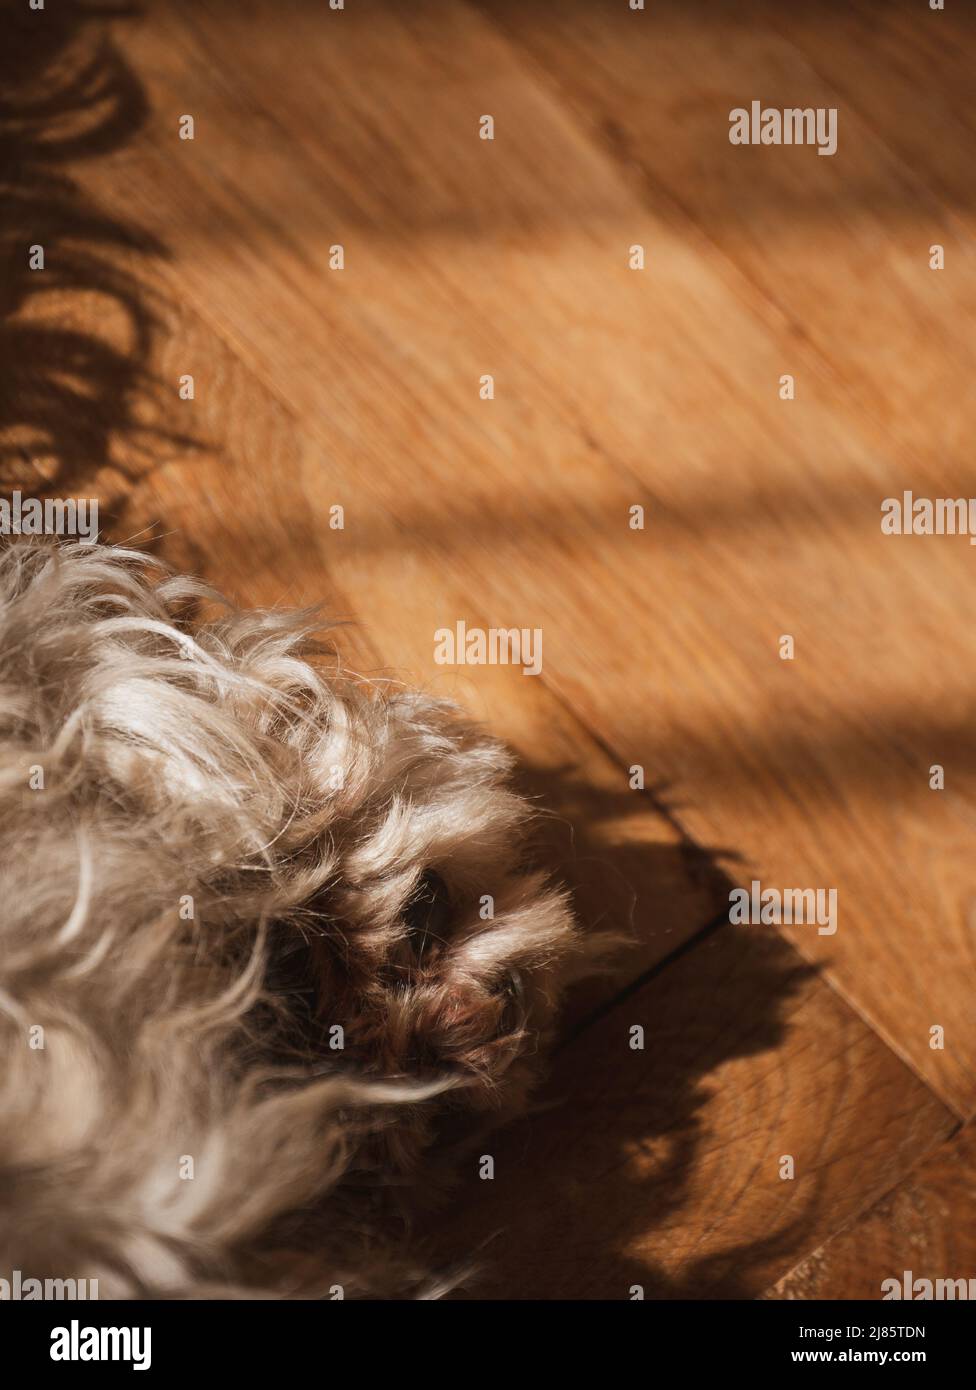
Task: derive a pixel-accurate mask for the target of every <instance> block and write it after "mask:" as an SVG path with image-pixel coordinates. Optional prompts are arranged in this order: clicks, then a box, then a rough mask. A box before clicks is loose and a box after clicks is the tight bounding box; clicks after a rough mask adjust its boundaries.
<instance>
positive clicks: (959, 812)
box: [0, 0, 976, 1299]
mask: <svg viewBox="0 0 976 1390" xmlns="http://www.w3.org/2000/svg"><path fill="white" fill-rule="evenodd" d="M56 8H57V7H53V6H51V7H49V9H48V10H47V11H46V12H44V13H43V14H33V13H31V14H27V15H25V16H24V17H22V18H21V19H20V20H19V21H18V39H17V47H16V52H17V54H18V55H21V57H20V59H19V60H20V61H26V64H27V66H26V68H22V70H21V74H20V75H21V76H24V73H25V72H26V74H27V76H28V77H32V78H33V79H36V80H35V81H34V86H33V88H32V90H33V92H34V106H33V108H32V111H31V113H30V115H29V118H28V119H26V120H24V119H23V118H22V117H18V118H16V119H15V118H14V116H13V115H12V113H11V108H10V106H9V104H5V105H4V108H3V111H2V122H0V127H2V140H3V148H4V151H5V154H6V155H7V157H8V158H7V159H6V161H5V168H4V181H5V184H9V182H10V181H13V182H14V185H15V186H14V188H13V193H14V194H15V196H8V197H6V198H5V199H4V211H3V213H2V214H0V216H2V219H3V221H2V235H3V243H4V250H5V254H6V253H9V261H10V265H11V266H12V267H14V269H13V270H12V272H11V275H12V279H11V282H10V288H7V289H5V292H4V300H3V315H4V317H3V334H4V339H3V341H4V347H3V363H2V368H3V387H2V419H0V425H2V427H3V432H2V440H3V447H2V451H0V463H2V469H3V473H4V477H3V483H4V487H5V488H6V487H8V486H9V485H10V484H11V480H13V481H16V482H17V483H18V484H19V485H21V486H23V485H24V484H25V483H27V484H31V485H33V486H35V487H40V486H49V487H51V488H52V489H54V490H59V491H60V492H61V493H62V495H63V494H64V493H65V492H66V491H71V490H73V491H74V492H81V493H83V494H84V495H88V493H89V492H90V491H91V490H92V489H94V490H95V491H97V494H98V496H99V497H100V499H101V500H102V508H103V518H104V519H105V520H106V521H107V530H108V532H109V534H110V535H112V536H113V537H115V538H121V537H128V536H130V535H133V534H136V533H146V534H147V535H151V536H152V537H153V538H154V539H153V543H155V544H157V545H158V546H159V548H160V549H161V550H162V551H163V552H164V553H166V554H167V555H169V556H170V557H171V558H173V559H174V560H175V561H176V562H177V563H179V564H182V565H185V566H187V567H189V568H192V569H195V570H197V571H199V572H202V573H203V574H205V575H206V576H207V577H208V578H209V579H212V580H213V581H215V582H216V583H218V584H219V585H221V586H222V587H224V588H226V589H228V590H230V591H231V592H232V593H233V594H234V595H235V596H236V597H237V598H238V599H239V600H240V601H242V602H245V603H262V604H293V603H304V602H308V601H313V600H316V599H319V598H322V597H324V598H326V599H327V600H328V602H329V604H330V606H331V609H332V611H333V612H334V613H336V615H337V616H340V617H353V618H355V619H356V620H357V623H356V625H355V626H351V627H348V628H345V629H343V630H342V634H341V641H342V643H343V648H344V652H345V654H346V656H347V659H348V661H349V662H350V664H352V665H353V666H354V667H355V668H356V669H357V670H359V671H361V672H363V673H364V674H366V675H369V676H374V675H376V674H378V673H383V674H393V675H395V676H397V677H400V678H402V679H405V680H408V681H411V682H416V683H419V684H421V685H423V686H425V687H426V688H428V689H431V690H436V691H439V692H442V693H445V694H450V695H452V696H453V697H455V698H456V699H457V700H459V701H461V702H462V703H463V704H465V705H466V706H467V707H468V708H469V709H471V710H472V711H474V712H476V713H477V714H478V715H479V716H480V717H481V718H482V719H484V720H485V721H486V722H487V723H488V724H489V725H490V726H491V727H492V729H493V730H495V731H496V732H497V733H498V734H500V735H502V736H503V737H505V738H506V739H508V740H509V741H510V742H511V743H512V744H513V745H514V747H515V748H516V750H517V751H518V753H519V755H520V759H521V762H522V766H523V778H524V781H525V783H526V785H527V786H528V787H529V789H530V790H531V791H532V793H533V794H534V795H536V796H537V797H538V798H539V799H540V801H541V803H542V804H543V805H544V806H546V807H548V808H550V809H551V810H552V811H553V812H554V813H555V814H554V817H553V818H552V821H551V827H550V830H549V832H548V837H549V842H550V843H549V845H548V852H549V856H550V860H551V862H552V864H553V865H554V867H555V868H556V870H557V871H558V872H559V873H560V874H562V875H563V876H564V877H565V878H566V879H567V880H568V881H569V882H570V883H571V884H572V885H573V887H574V889H575V890H576V893H577V902H578V907H579V911H580V915H581V916H582V917H583V919H584V921H585V922H586V923H587V925H589V926H594V925H596V924H597V923H603V924H610V925H612V926H616V927H619V928H629V929H631V930H632V931H633V932H634V934H635V938H636V944H635V947H634V949H633V950H632V951H631V952H630V953H629V954H628V955H627V957H626V960H625V962H624V964H623V967H622V969H621V970H620V971H619V972H618V973H617V974H616V975H615V976H613V977H610V978H607V979H603V980H601V981H600V982H599V983H597V984H594V985H590V986H588V988H587V989H586V990H585V991H584V992H582V993H581V994H580V995H579V996H578V997H577V998H576V999H575V1000H574V1001H572V1003H571V1005H570V1011H569V1014H568V1018H567V1025H566V1036H565V1040H564V1042H563V1044H562V1046H561V1047H560V1050H559V1052H558V1055H557V1058H556V1061H555V1066H554V1069H553V1075H552V1078H551V1081H550V1083H549V1085H548V1087H547V1089H546V1093H545V1095H544V1097H543V1098H542V1101H543V1103H542V1104H541V1105H540V1108H539V1111H538V1113H536V1114H533V1115H532V1116H530V1117H528V1118H527V1119H526V1120H525V1121H523V1122H520V1123H519V1124H518V1125H515V1126H513V1127H512V1128H511V1129H509V1130H508V1131H506V1132H505V1133H504V1134H503V1135H500V1136H499V1137H498V1139H497V1141H493V1148H492V1152H493V1154H494V1156H495V1159H496V1178H495V1181H493V1182H483V1181H480V1180H479V1178H478V1175H477V1173H476V1172H474V1171H473V1172H472V1173H470V1174H469V1175H468V1176H467V1177H466V1178H465V1179H464V1180H463V1181H462V1183H461V1186H460V1188H459V1191H458V1193H457V1197H456V1201H455V1202H454V1204H453V1205H452V1207H451V1208H450V1210H449V1211H448V1212H447V1213H446V1214H445V1231H446V1235H443V1233H441V1234H439V1235H438V1236H437V1237H435V1239H438V1240H439V1239H443V1240H444V1244H445V1248H450V1249H454V1250H457V1249H458V1248H464V1249H474V1248H476V1247H480V1246H482V1245H483V1244H484V1242H486V1241H489V1245H488V1250H489V1251H490V1260H489V1262H488V1264H489V1270H488V1273H487V1274H486V1275H485V1276H484V1278H483V1280H482V1282H481V1283H477V1284H474V1285H472V1287H471V1291H472V1292H476V1293H482V1294H485V1295H487V1296H496V1297H497V1296H501V1297H516V1298H546V1297H554V1298H573V1297H585V1298H607V1299H613V1298H628V1297H631V1296H633V1295H632V1289H633V1287H634V1286H640V1287H641V1288H642V1289H643V1290H644V1293H645V1296H646V1297H648V1298H651V1297H681V1296H684V1297H694V1298H712V1297H730V1296H731V1297H757V1296H766V1297H770V1298H805V1297H809V1296H815V1297H826V1298H846V1297H868V1298H875V1297H880V1292H881V1281H882V1280H883V1279H884V1278H887V1277H889V1276H894V1277H897V1278H899V1279H900V1278H901V1275H902V1271H903V1270H904V1269H911V1270H913V1271H914V1272H915V1274H916V1275H918V1276H926V1277H930V1278H936V1277H970V1276H976V1222H974V1220H973V1214H974V1211H976V1144H974V1140H973V1137H972V1135H973V1131H972V1129H971V1128H970V1127H969V1124H970V1122H971V1120H972V1117H973V1115H974V1112H976V1008H974V1001H976V875H974V855H973V851H974V845H976V736H974V725H976V627H974V613H976V609H974V605H976V553H974V551H973V549H972V548H971V546H970V545H969V544H968V543H967V541H966V538H965V537H963V536H885V535H883V534H882V532H881V528H880V517H881V503H882V500H883V499H884V498H886V497H890V496H896V497H899V498H900V497H901V496H902V493H903V491H904V490H911V491H913V492H914V493H915V494H916V496H919V497H968V496H970V495H973V496H976V485H974V477H976V469H974V462H973V453H972V422H973V408H972V397H973V381H974V367H976V363H974V351H976V250H974V245H976V243H974V240H973V234H974V231H976V206H974V204H976V198H974V184H973V178H972V171H973V161H974V154H976V117H974V114H973V108H972V104H971V100H970V97H971V88H972V70H973V61H974V56H976V14H974V12H973V9H972V7H971V6H964V5H962V4H952V3H949V4H948V5H947V8H946V11H945V12H942V13H938V12H932V11H930V10H929V9H928V7H927V6H926V5H925V4H923V3H907V2H906V3H888V4H885V5H884V6H881V5H877V4H873V3H870V0H853V3H847V4H843V5H842V4H839V3H837V4H834V3H820V4H816V5H815V4H813V3H809V4H802V3H801V4H794V5H789V6H782V5H776V4H772V3H761V2H760V0H739V2H738V3H737V4H736V5H734V6H730V5H718V4H714V5H713V4H709V3H694V2H693V0H688V3H681V4H679V3H677V0H675V2H674V3H666V4H658V3H656V2H655V3H653V4H648V6H647V9H646V11H643V12H634V11H631V10H630V9H629V8H628V5H627V4H626V3H625V0H612V3H611V0H607V2H606V3H599V0H597V2H594V0H587V3H585V4H584V3H583V0H578V2H576V3H573V2H571V0H567V3H562V4H559V5H542V4H538V5H534V4H526V3H524V0H493V3H488V2H487V0H485V3H484V4H475V3H466V0H439V2H438V0H429V2H428V3H417V2H416V0H415V2H414V3H411V4H410V5H404V4H394V3H392V2H391V3H379V0H373V2H372V3H366V0H350V3H349V4H348V6H347V8H346V9H345V10H344V11H341V12H340V11H332V10H330V9H329V8H328V6H327V5H325V4H324V3H323V4H309V3H307V0H305V2H300V0H250V3H242V2H241V0H235V3H231V0H197V3H195V4H194V5H193V6H191V7H190V8H189V10H187V9H186V7H178V6H174V5H170V4H158V5H155V6H154V5H148V6H146V7H145V8H144V9H143V11H142V13H141V14H139V15H136V16H133V17H129V18H125V19H122V20H119V21H117V22H114V23H112V24H111V25H110V26H109V27H106V21H104V20H98V21H97V22H95V23H93V24H92V25H91V26H77V25H76V23H75V21H74V20H72V19H59V18H58V15H57V14H56V13H55V10H56ZM24 9H25V11H26V6H25V7H24ZM45 25H47V26H49V28H48V29H47V30H46V31H45V30H44V28H43V26H45ZM59 26H61V27H60V28H59ZM62 40H63V48H60V47H58V46H57V44H58V43H60V42H61V41H62ZM55 41H57V43H56V42H55ZM24 53H26V54H27V55H28V56H27V59H26V60H24V59H23V56H22V55H23V54H24ZM2 61H3V62H4V63H6V62H7V61H8V60H2ZM49 64H50V66H48V65H49ZM45 74H46V76H45ZM8 75H9V74H8ZM42 78H43V80H41V79H42ZM55 79H57V80H55ZM754 99H758V100H761V101H762V103H763V104H764V105H767V106H772V107H778V108H783V107H790V106H804V107H805V106H814V107H820V106H823V107H836V108H837V109H838V113H839V117H838V150H837V153H836V155H835V156H833V157H828V158H821V157H819V156H818V155H817V152H816V150H814V149H812V148H810V147H778V148H777V147H755V148H753V147H733V146H732V145H730V143H729V139H728V130H729V119H728V117H729V111H730V110H731V109H732V108H733V107H737V106H745V107H748V106H749V104H750V102H751V101H752V100H754ZM485 114H490V115H491V116H492V117H493V120H494V139H493V140H491V141H488V140H482V139H480V138H479V121H480V119H481V117H482V116H483V115H485ZM186 115H191V116H192V117H193V121H194V138H193V140H192V141H191V140H181V139H180V138H179V128H180V121H181V117H183V116H186ZM8 191H9V190H8ZM32 243H43V244H44V245H45V252H46V267H45V271H44V276H43V277H40V276H37V275H34V276H33V278H32V277H31V276H30V275H28V274H27V272H26V271H25V270H22V269H21V267H22V265H23V264H24V262H25V261H26V250H25V249H24V248H25V247H26V246H27V245H28V244H32ZM935 243H939V244H941V245H943V246H944V248H945V268H944V269H943V270H940V271H935V270H933V269H931V268H930V247H931V246H932V245H933V244H935ZM635 244H640V245H642V246H643V247H644V249H645V266H644V268H643V269H641V270H635V269H631V267H630V264H629V261H630V248H631V247H632V246H634V245H635ZM337 245H341V246H342V248H343V252H344V268H343V269H341V270H336V269H332V268H331V267H330V259H332V258H333V253H332V250H331V248H333V247H335V246H337ZM187 374H189V375H192V377H193V379H194V388H195V395H194V399H193V400H192V401H190V400H181V399H180V398H179V382H180V378H181V377H183V376H184V375H187ZM485 375H490V376H491V377H492V378H493V379H494V399H491V400H486V399H482V398H481V393H480V391H479V384H480V381H481V379H482V377H484V376H485ZM784 375H789V376H792V377H793V378H794V380H795V399H792V400H784V399H782V398H781V393H780V378H781V377H782V376H784ZM38 475H40V476H38ZM638 505H639V506H641V507H643V508H644V515H645V526H644V529H643V530H635V529H631V526H630V515H631V508H633V507H634V506H638ZM335 506H341V507H342V508H343V509H344V522H345V524H344V529H342V530H338V529H335V528H334V527H333V526H331V525H330V518H331V516H332V511H331V509H332V508H333V507H335ZM146 528H154V529H153V530H152V531H150V532H146ZM460 619H463V620H464V621H465V622H466V623H467V624H468V625H469V626H480V627H490V626H504V627H509V626H518V627H530V628H534V627H540V628H541V629H542V630H543V634H544V647H543V653H544V662H543V671H542V674H541V675H540V676H539V677H537V678H528V677H525V676H523V675H522V674H521V673H520V672H519V671H518V670H517V669H512V668H505V667H493V666H466V667H456V668H451V667H444V666H440V665H437V664H436V663H435V662H434V659H433V656H434V640H433V634H434V632H435V630H436V629H438V628H441V627H445V626H446V627H453V626H454V624H455V623H456V622H457V621H458V620H460ZM786 635H789V636H791V637H792V638H793V640H794V645H795V656H794V659H792V660H783V659H781V656H780V651H781V638H783V637H784V636H786ZM637 764H639V765H640V766H641V767H643V769H644V771H645V778H646V786H645V789H644V790H643V791H639V790H632V789H631V786H630V781H631V778H630V769H632V768H633V767H634V765H637ZM935 764H939V765H941V766H942V767H944V770H945V788H944V790H933V789H932V788H931V787H930V768H931V767H932V766H933V765H935ZM753 879H758V880H760V881H761V883H762V884H763V886H764V887H766V886H773V887H778V888H791V887H802V888H808V887H809V888H817V887H822V888H825V889H830V888H834V889H836V892H837V902H838V929H837V931H836V933H835V934H833V935H820V934H818V933H817V931H816V928H815V927H811V926H799V927H792V928H786V927H783V928H778V927H775V926H731V925H729V923H728V921H727V917H728V895H729V891H730V888H731V887H733V886H736V885H748V884H749V883H750V882H751V881H752V880H753ZM635 1024H640V1025H642V1026H643V1028H644V1030H645V1036H646V1046H645V1049H644V1050H643V1051H634V1050H632V1049H631V1047H630V1045H629V1040H630V1036H631V1029H632V1027H633V1026H634V1025H635ZM933 1029H935V1030H940V1029H941V1030H943V1032H942V1034H941V1035H940V1034H939V1033H938V1032H936V1033H935V1034H933ZM940 1036H942V1037H944V1045H943V1046H941V1047H939V1046H934V1045H933V1043H934V1042H936V1041H938V1040H939V1037H940ZM787 1155H789V1156H791V1157H792V1159H793V1165H794V1172H795V1176H794V1177H793V1178H792V1179H790V1178H784V1177H783V1176H782V1174H783V1172H784V1171H785V1167H784V1162H783V1160H784V1157H785V1156H787Z"/></svg>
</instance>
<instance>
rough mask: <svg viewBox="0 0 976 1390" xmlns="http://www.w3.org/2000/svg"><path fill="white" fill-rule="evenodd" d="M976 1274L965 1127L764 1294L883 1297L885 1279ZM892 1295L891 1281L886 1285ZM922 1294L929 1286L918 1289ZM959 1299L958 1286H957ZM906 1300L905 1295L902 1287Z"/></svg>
mask: <svg viewBox="0 0 976 1390" xmlns="http://www.w3.org/2000/svg"><path fill="white" fill-rule="evenodd" d="M906 1270H911V1271H912V1276H913V1277H912V1278H911V1279H909V1281H908V1285H907V1286H908V1287H911V1288H913V1289H914V1283H915V1280H916V1279H921V1280H925V1279H927V1280H929V1281H930V1282H932V1283H933V1285H934V1283H935V1281H936V1280H938V1279H945V1280H948V1279H951V1280H957V1279H965V1280H966V1281H967V1290H966V1292H967V1296H970V1297H971V1295H970V1294H968V1287H969V1285H968V1281H970V1280H972V1279H974V1278H976V1274H974V1271H976V1133H974V1131H973V1127H972V1126H971V1125H968V1126H967V1127H966V1128H965V1129H964V1130H962V1131H961V1132H960V1133H959V1134H957V1135H955V1136H954V1137H953V1138H952V1139H950V1140H949V1141H948V1142H947V1143H945V1144H943V1145H941V1146H940V1147H939V1148H938V1149H936V1151H935V1152H934V1153H933V1154H931V1155H930V1156H929V1157H928V1158H926V1159H925V1160H924V1162H922V1163H920V1164H919V1165H918V1167H917V1168H915V1169H914V1170H913V1172H912V1173H911V1175H910V1176H909V1177H907V1178H905V1179H904V1181H902V1182H900V1183H899V1184H898V1186H897V1187H895V1189H894V1190H893V1191H892V1192H889V1193H888V1194H887V1195H886V1196H885V1197H883V1198H882V1199H881V1201H879V1202H876V1203H875V1204H874V1206H872V1207H871V1209H870V1211H868V1212H866V1213H864V1214H863V1215H862V1216H859V1217H857V1218H856V1219H855V1220H854V1221H852V1222H851V1223H850V1224H849V1225H847V1226H846V1227H845V1228H844V1229H843V1230H842V1231H840V1232H838V1234H837V1235H835V1236H833V1237H832V1238H831V1239H830V1240H829V1241H827V1243H826V1244H825V1245H823V1246H821V1247H820V1249H819V1250H815V1251H814V1252H813V1253H812V1254H811V1255H809V1256H808V1257H807V1259H805V1260H803V1261H802V1263H801V1264H799V1265H797V1267H796V1268H795V1269H792V1270H791V1271H790V1272H789V1274H787V1275H785V1276H784V1277H783V1278H782V1279H780V1280H779V1281H778V1282H777V1283H776V1284H774V1285H773V1287H772V1288H771V1289H770V1290H769V1291H768V1292H767V1293H766V1294H764V1297H766V1298H798V1299H807V1298H881V1297H882V1296H883V1293H882V1283H883V1281H884V1280H886V1279H897V1280H898V1282H899V1284H900V1285H901V1287H902V1290H903V1291H904V1289H905V1287H906V1283H905V1271H906ZM884 1292H885V1293H890V1292H891V1289H890V1286H889V1288H888V1289H886V1290H884ZM915 1292H916V1293H922V1292H924V1285H923V1286H921V1287H920V1288H918V1289H917V1290H915ZM953 1296H956V1297H958V1296H959V1291H958V1289H954V1290H953ZM903 1297H904V1292H903Z"/></svg>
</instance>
